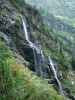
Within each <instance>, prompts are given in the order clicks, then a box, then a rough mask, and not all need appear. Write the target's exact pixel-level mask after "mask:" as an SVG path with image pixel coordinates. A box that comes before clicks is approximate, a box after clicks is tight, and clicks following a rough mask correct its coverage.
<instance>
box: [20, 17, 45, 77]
mask: <svg viewBox="0 0 75 100" xmlns="http://www.w3.org/2000/svg"><path fill="white" fill-rule="evenodd" d="M21 18H22V23H23V29H24V35H25V39H26V41H27V42H28V43H29V46H30V48H32V49H33V54H34V63H35V71H36V73H37V74H40V76H43V69H42V66H41V64H42V63H43V62H44V61H43V60H44V55H43V51H42V49H41V48H40V47H39V46H38V44H37V45H36V44H34V43H33V42H32V41H30V39H29V36H28V31H27V25H26V19H25V18H23V16H21ZM41 60H42V61H41ZM41 62H42V63H41Z"/></svg>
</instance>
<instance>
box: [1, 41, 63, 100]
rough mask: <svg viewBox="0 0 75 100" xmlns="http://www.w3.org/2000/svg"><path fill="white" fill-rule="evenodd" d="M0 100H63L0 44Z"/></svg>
mask: <svg viewBox="0 0 75 100" xmlns="http://www.w3.org/2000/svg"><path fill="white" fill-rule="evenodd" d="M0 100H64V98H63V97H62V96H60V95H58V94H57V92H56V91H55V90H54V89H53V87H52V86H51V85H48V84H47V82H46V81H44V80H42V79H40V78H38V77H37V76H35V75H34V74H33V73H32V72H31V71H30V70H28V69H27V68H26V67H25V66H24V65H23V64H18V63H17V62H16V59H15V58H14V57H13V56H12V52H10V50H9V49H8V48H7V47H5V45H4V44H3V43H1V42H0Z"/></svg>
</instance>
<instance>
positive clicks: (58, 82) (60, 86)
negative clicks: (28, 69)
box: [48, 56, 64, 95]
mask: <svg viewBox="0 0 75 100" xmlns="http://www.w3.org/2000/svg"><path fill="white" fill-rule="evenodd" d="M48 59H49V64H50V68H51V70H52V72H53V75H54V78H55V79H56V81H57V84H58V86H59V91H60V93H61V94H62V95H64V93H63V89H62V85H61V82H60V80H59V79H58V76H57V71H56V69H55V67H54V64H53V61H52V59H51V58H50V56H49V58H48Z"/></svg>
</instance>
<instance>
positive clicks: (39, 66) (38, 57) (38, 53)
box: [21, 16, 64, 94]
mask: <svg viewBox="0 0 75 100" xmlns="http://www.w3.org/2000/svg"><path fill="white" fill-rule="evenodd" d="M21 18H22V23H23V29H24V35H25V39H26V40H27V42H28V43H29V46H30V48H32V50H33V54H34V63H35V72H36V73H37V74H38V75H40V76H42V77H43V76H44V71H43V70H44V66H43V65H44V63H45V58H44V54H43V51H42V49H41V45H38V44H35V43H33V42H32V41H30V39H29V36H28V31H27V25H26V19H25V18H23V17H22V16H21ZM48 59H49V65H50V68H51V70H52V72H53V75H54V77H55V79H56V81H57V84H58V86H59V90H60V93H61V94H64V93H63V89H62V85H61V82H60V80H59V79H58V76H57V71H56V69H55V67H54V64H53V62H52V59H51V58H50V57H49V58H48Z"/></svg>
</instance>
